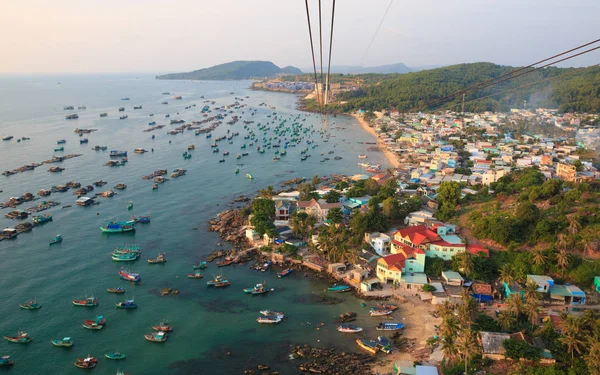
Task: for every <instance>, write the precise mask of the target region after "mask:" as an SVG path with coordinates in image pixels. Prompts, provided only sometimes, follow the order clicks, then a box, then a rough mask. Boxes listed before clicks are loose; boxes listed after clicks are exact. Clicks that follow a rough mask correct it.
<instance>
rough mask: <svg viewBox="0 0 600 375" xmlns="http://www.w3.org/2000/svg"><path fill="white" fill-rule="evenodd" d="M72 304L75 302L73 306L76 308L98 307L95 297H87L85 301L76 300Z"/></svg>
mask: <svg viewBox="0 0 600 375" xmlns="http://www.w3.org/2000/svg"><path fill="white" fill-rule="evenodd" d="M71 302H73V305H75V306H84V307H94V306H98V300H97V299H96V297H94V296H91V297H85V299H81V300H77V299H74V300H73V301H71Z"/></svg>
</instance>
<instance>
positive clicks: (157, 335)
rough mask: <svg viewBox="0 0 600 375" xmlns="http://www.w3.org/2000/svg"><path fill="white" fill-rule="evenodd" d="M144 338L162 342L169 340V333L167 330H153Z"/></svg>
mask: <svg viewBox="0 0 600 375" xmlns="http://www.w3.org/2000/svg"><path fill="white" fill-rule="evenodd" d="M144 338H145V339H146V340H148V341H151V342H160V343H163V342H165V341H167V334H166V333H165V332H162V331H159V332H151V333H147V334H145V335H144Z"/></svg>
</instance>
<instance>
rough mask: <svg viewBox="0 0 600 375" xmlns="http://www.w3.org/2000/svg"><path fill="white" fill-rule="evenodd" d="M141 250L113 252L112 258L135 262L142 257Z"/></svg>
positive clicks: (116, 260) (119, 260) (117, 260)
mask: <svg viewBox="0 0 600 375" xmlns="http://www.w3.org/2000/svg"><path fill="white" fill-rule="evenodd" d="M140 255H141V254H140V253H139V252H130V253H114V252H113V253H112V254H111V258H112V260H114V261H115V262H133V261H134V260H137V259H138V258H139V257H140Z"/></svg>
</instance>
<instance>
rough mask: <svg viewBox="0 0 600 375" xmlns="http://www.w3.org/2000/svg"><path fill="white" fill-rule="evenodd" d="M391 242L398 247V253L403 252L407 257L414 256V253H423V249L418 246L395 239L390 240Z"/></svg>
mask: <svg viewBox="0 0 600 375" xmlns="http://www.w3.org/2000/svg"><path fill="white" fill-rule="evenodd" d="M392 243H393V244H394V246H396V247H397V248H399V249H400V254H404V256H406V258H407V259H409V258H414V257H415V254H425V251H424V250H423V249H420V248H418V247H417V248H415V247H411V246H408V245H405V244H403V243H402V242H400V241H396V240H392Z"/></svg>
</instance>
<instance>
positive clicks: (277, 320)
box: [256, 316, 282, 324]
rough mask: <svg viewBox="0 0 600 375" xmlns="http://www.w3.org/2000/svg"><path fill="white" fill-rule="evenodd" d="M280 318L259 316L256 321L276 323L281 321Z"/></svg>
mask: <svg viewBox="0 0 600 375" xmlns="http://www.w3.org/2000/svg"><path fill="white" fill-rule="evenodd" d="M281 320H282V318H280V317H278V316H259V317H258V318H256V321H257V322H258V323H259V324H277V323H279V322H281Z"/></svg>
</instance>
